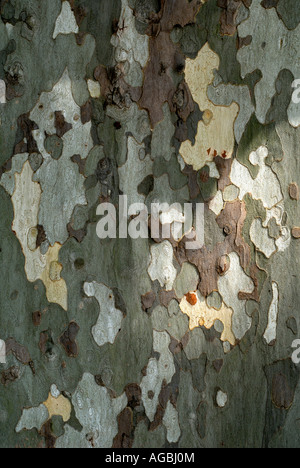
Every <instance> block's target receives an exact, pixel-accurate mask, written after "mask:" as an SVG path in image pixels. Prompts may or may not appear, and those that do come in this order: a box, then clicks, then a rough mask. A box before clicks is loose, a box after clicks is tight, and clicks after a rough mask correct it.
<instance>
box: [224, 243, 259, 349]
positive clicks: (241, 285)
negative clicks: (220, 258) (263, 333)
mask: <svg viewBox="0 0 300 468" xmlns="http://www.w3.org/2000/svg"><path fill="white" fill-rule="evenodd" d="M229 257H230V268H229V270H228V272H227V273H226V274H225V275H224V276H220V278H219V280H218V289H219V293H220V294H221V296H222V297H223V301H224V303H225V304H226V305H227V307H230V308H231V309H232V310H233V317H232V331H233V334H234V336H235V338H236V339H237V340H241V339H242V338H243V337H244V336H245V334H246V332H247V331H248V330H249V329H250V327H251V323H252V320H251V318H250V317H249V316H248V315H247V313H246V301H241V300H240V299H239V297H238V295H239V292H244V293H249V294H251V293H252V292H253V291H254V283H253V281H252V279H251V278H250V277H249V276H247V275H246V274H245V272H244V270H243V269H242V267H241V264H240V259H239V256H238V255H237V254H236V253H235V252H233V253H231V254H230V255H229ZM228 341H229V340H228Z"/></svg>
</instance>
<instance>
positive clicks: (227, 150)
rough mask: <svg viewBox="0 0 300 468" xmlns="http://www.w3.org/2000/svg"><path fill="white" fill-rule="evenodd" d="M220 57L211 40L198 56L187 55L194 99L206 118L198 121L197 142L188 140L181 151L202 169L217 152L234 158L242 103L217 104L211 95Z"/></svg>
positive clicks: (194, 166)
mask: <svg viewBox="0 0 300 468" xmlns="http://www.w3.org/2000/svg"><path fill="white" fill-rule="evenodd" d="M219 65H220V59H219V57H218V55H217V54H216V53H215V52H213V51H212V50H211V49H210V47H209V45H208V43H207V44H205V46H204V47H203V48H202V49H201V50H200V52H199V54H198V57H197V58H196V59H195V60H190V59H187V61H186V69H185V76H186V82H187V84H188V86H189V88H190V90H191V93H192V96H193V99H194V101H195V102H197V104H198V105H199V107H200V109H201V110H202V111H203V112H204V115H203V121H200V122H199V124H198V133H197V136H196V142H195V145H192V144H191V142H190V141H185V142H184V143H183V144H182V145H181V149H180V154H181V156H182V157H183V159H184V161H185V162H186V164H190V165H192V166H193V168H194V169H195V170H199V169H201V168H202V167H204V166H205V164H206V163H207V162H210V161H213V159H214V157H215V156H217V155H220V156H223V157H224V158H225V157H226V158H231V156H232V153H233V148H234V142H235V137H234V122H235V120H236V118H237V116H238V113H239V106H238V105H237V104H236V103H232V104H231V105H230V106H229V107H225V106H215V105H214V104H213V103H212V102H211V101H210V100H209V99H208V97H207V88H208V86H209V85H211V84H212V83H213V80H214V74H213V71H214V70H215V69H218V68H219Z"/></svg>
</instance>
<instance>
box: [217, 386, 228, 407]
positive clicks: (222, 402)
mask: <svg viewBox="0 0 300 468" xmlns="http://www.w3.org/2000/svg"><path fill="white" fill-rule="evenodd" d="M216 401H217V405H218V407H219V408H225V406H226V405H227V402H228V396H227V394H226V393H224V392H222V390H219V391H218V393H217V397H216Z"/></svg>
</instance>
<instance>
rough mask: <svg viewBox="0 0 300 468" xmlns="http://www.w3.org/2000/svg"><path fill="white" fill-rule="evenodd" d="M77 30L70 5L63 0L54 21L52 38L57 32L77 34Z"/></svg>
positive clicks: (54, 37) (55, 36)
mask: <svg viewBox="0 0 300 468" xmlns="http://www.w3.org/2000/svg"><path fill="white" fill-rule="evenodd" d="M78 32H79V28H78V24H77V22H76V18H75V16H74V13H73V11H72V8H71V5H70V3H69V2H68V1H64V2H63V4H62V8H61V12H60V15H59V16H58V18H57V20H56V23H55V29H54V33H53V39H56V38H57V36H58V35H59V34H71V33H74V34H77V33H78Z"/></svg>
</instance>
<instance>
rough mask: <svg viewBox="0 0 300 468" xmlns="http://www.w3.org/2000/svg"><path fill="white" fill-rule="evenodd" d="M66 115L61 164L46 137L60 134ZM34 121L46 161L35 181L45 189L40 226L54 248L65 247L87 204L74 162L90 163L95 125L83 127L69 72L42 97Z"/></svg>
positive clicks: (82, 179)
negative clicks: (75, 216) (79, 208)
mask: <svg viewBox="0 0 300 468" xmlns="http://www.w3.org/2000/svg"><path fill="white" fill-rule="evenodd" d="M56 111H57V112H62V114H63V117H64V119H65V121H66V122H67V123H68V124H70V125H71V127H70V129H69V131H67V132H66V133H65V134H64V135H63V136H62V138H61V139H62V142H63V152H62V155H61V157H60V158H59V159H58V160H55V159H53V158H52V156H51V155H50V154H49V153H48V152H47V151H46V149H45V134H47V135H54V134H56V128H55V112H56ZM30 119H31V120H33V121H34V122H36V123H37V125H38V127H39V130H34V131H33V135H34V138H35V140H36V142H37V145H38V148H39V151H40V153H41V154H42V156H43V158H44V162H43V164H42V166H41V167H40V168H39V169H38V170H37V172H36V173H35V175H34V180H35V181H36V182H39V183H40V185H41V188H42V195H41V204H40V210H39V224H40V225H41V226H43V227H44V229H45V232H46V234H47V238H48V240H49V242H50V244H51V245H53V244H54V243H55V242H59V243H60V244H62V245H63V244H64V243H65V242H66V240H67V239H68V237H69V234H68V231H67V225H68V223H69V222H70V219H71V216H72V213H73V211H74V208H75V206H76V205H85V204H86V203H87V200H86V195H85V188H84V182H85V178H84V176H83V175H82V174H80V173H79V170H78V166H77V165H76V164H74V163H73V162H72V161H71V158H72V156H74V154H79V155H80V157H81V159H86V157H87V156H88V154H89V152H90V150H91V149H92V148H93V140H92V137H91V122H87V123H86V124H84V125H83V124H82V121H81V118H80V107H79V106H78V105H77V104H76V102H75V101H74V98H73V94H72V82H71V80H70V77H69V73H68V71H67V70H66V71H65V72H64V74H63V76H62V77H61V79H60V81H59V82H58V83H57V84H56V85H55V86H54V88H53V89H52V91H51V92H49V93H46V92H45V93H42V94H41V96H40V99H39V101H38V103H37V104H36V106H35V107H34V109H33V110H32V112H31V113H30Z"/></svg>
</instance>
